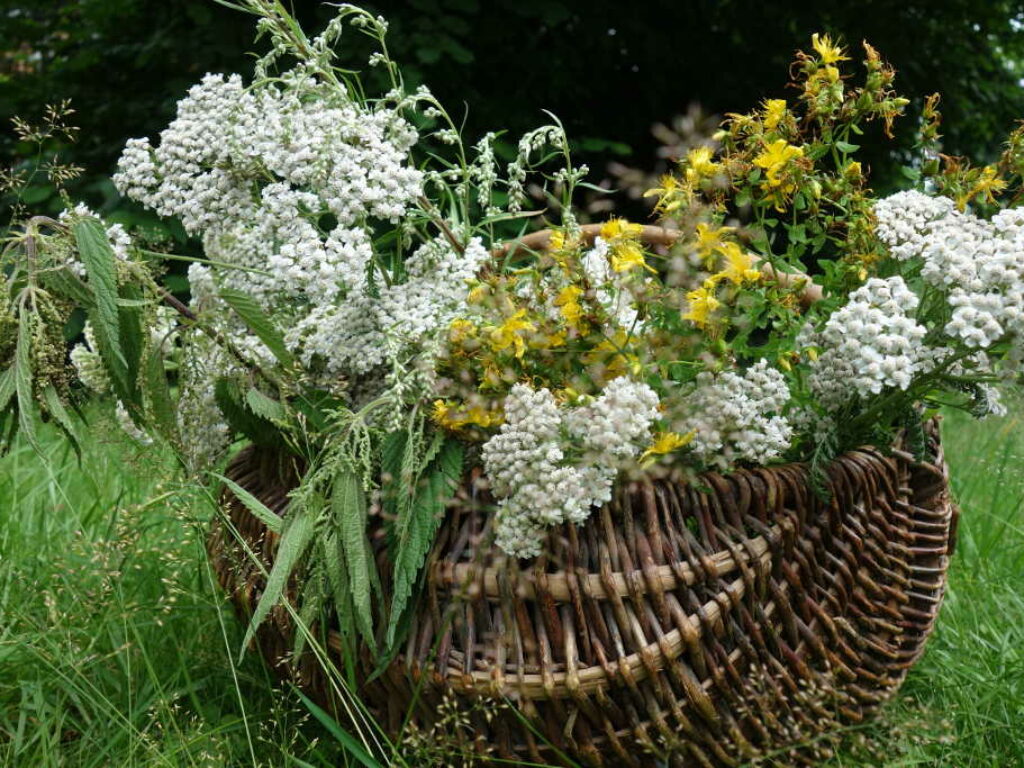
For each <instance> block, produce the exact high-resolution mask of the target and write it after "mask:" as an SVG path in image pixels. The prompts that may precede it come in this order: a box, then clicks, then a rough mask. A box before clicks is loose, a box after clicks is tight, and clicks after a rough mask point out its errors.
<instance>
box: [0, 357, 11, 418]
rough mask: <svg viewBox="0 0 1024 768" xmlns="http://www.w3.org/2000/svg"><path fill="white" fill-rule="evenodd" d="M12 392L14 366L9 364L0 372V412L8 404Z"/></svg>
mask: <svg viewBox="0 0 1024 768" xmlns="http://www.w3.org/2000/svg"><path fill="white" fill-rule="evenodd" d="M14 392H15V386H14V366H11V367H10V368H8V369H7V370H6V371H4V372H3V373H0V413H2V412H3V411H4V410H6V409H7V406H8V405H10V402H11V398H13V397H14Z"/></svg>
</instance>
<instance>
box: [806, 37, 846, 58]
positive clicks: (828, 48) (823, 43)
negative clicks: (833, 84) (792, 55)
mask: <svg viewBox="0 0 1024 768" xmlns="http://www.w3.org/2000/svg"><path fill="white" fill-rule="evenodd" d="M811 47H813V48H814V50H815V51H816V52H817V54H818V56H820V57H821V61H822V63H823V64H835V63H836V62H837V61H849V60H850V57H849V56H844V55H843V49H842V48H841V47H840V46H838V45H836V44H835V43H833V42H832V38H831V37H829V36H828V35H819V34H818V33H817V32H815V33H814V34H813V35H811Z"/></svg>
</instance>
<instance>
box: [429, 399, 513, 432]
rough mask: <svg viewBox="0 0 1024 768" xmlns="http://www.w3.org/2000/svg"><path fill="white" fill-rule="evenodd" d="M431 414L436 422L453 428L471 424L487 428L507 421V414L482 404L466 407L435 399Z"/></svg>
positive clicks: (446, 427) (447, 427)
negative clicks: (489, 408)
mask: <svg viewBox="0 0 1024 768" xmlns="http://www.w3.org/2000/svg"><path fill="white" fill-rule="evenodd" d="M431 416H432V418H433V420H434V423H435V424H437V425H438V426H441V427H444V428H445V429H452V430H455V429H462V428H463V427H466V426H470V425H473V426H477V427H483V428H484V429H486V428H488V427H497V426H500V425H501V424H502V423H503V422H504V421H505V416H504V414H503V413H502V412H501V411H500V410H496V411H491V410H488V409H487V408H484V407H483V406H480V405H473V406H470V407H469V408H465V407H460V406H458V405H456V404H454V403H451V402H448V401H445V400H435V401H434V410H433V413H432V414H431Z"/></svg>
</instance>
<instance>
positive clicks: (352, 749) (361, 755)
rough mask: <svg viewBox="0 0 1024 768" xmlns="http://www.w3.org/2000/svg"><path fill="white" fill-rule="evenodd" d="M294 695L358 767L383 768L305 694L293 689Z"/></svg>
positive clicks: (382, 765) (383, 767)
mask: <svg viewBox="0 0 1024 768" xmlns="http://www.w3.org/2000/svg"><path fill="white" fill-rule="evenodd" d="M295 693H296V694H298V697H299V698H300V699H301V700H302V703H303V704H305V705H306V708H307V709H308V710H309V711H310V713H311V714H312V715H313V717H315V718H316V719H317V720H318V721H319V722H320V724H321V725H322V726H323V727H324V728H326V729H327V731H328V732H329V733H330V734H331V736H333V737H334V738H335V739H336V740H337V742H338V743H339V744H340V745H341V746H342V747H344V748H345V751H347V752H348V753H349V754H350V755H351V756H352V758H353V759H355V760H357V761H358V762H359V764H360V765H362V766H364V768H385V766H384V763H382V762H380V761H379V760H377V759H376V758H374V757H373V756H371V755H370V753H369V752H367V751H366V749H365V748H364V747H363V745H362V744H360V743H359V742H358V741H357V740H356V738H355V736H353V735H352V734H351V733H349V732H348V731H346V730H345V729H344V728H342V727H341V726H340V725H338V721H337V720H335V719H334V718H333V717H331V716H330V715H329V714H327V713H326V712H324V710H323V709H321V708H320V707H319V706H317V705H316V704H314V703H313V701H311V700H310V698H309V697H308V696H306V694H304V693H303V692H302V691H300V690H299V689H298V688H295Z"/></svg>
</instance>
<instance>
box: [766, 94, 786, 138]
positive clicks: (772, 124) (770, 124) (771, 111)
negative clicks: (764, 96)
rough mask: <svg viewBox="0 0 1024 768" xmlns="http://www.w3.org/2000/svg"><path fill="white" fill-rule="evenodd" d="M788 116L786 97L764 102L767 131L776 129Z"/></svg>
mask: <svg viewBox="0 0 1024 768" xmlns="http://www.w3.org/2000/svg"><path fill="white" fill-rule="evenodd" d="M785 116H786V100H785V99H768V100H767V101H766V102H765V103H764V127H765V130H766V131H774V130H775V129H776V128H778V127H779V123H781V122H782V118H784V117H785Z"/></svg>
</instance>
